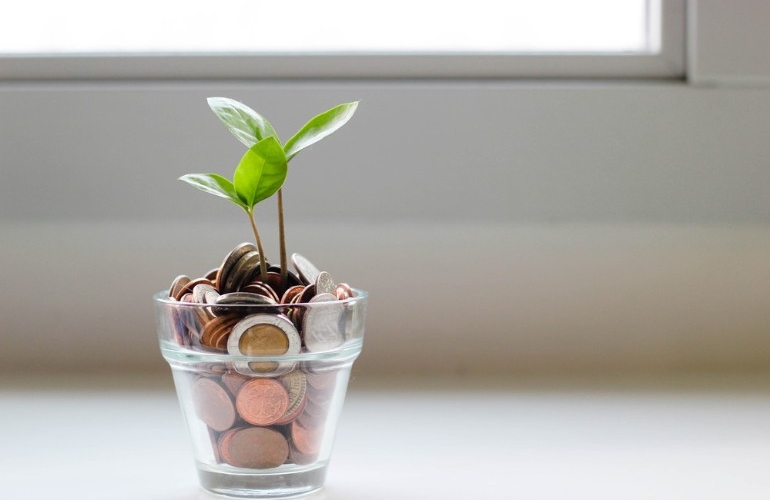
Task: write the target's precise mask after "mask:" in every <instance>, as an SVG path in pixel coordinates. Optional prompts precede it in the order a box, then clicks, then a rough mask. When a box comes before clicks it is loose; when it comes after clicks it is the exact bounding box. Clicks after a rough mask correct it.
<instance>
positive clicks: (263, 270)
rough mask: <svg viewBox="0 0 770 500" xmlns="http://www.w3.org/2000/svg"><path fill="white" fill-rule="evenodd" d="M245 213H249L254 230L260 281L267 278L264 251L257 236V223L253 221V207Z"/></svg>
mask: <svg viewBox="0 0 770 500" xmlns="http://www.w3.org/2000/svg"><path fill="white" fill-rule="evenodd" d="M246 213H248V214H249V222H251V230H252V231H254V239H255V240H257V250H259V272H260V274H261V276H262V281H265V280H266V279H267V263H266V262H265V252H264V250H262V240H261V239H260V237H259V231H258V230H257V223H256V222H254V209H253V208H250V209H248V210H247V211H246Z"/></svg>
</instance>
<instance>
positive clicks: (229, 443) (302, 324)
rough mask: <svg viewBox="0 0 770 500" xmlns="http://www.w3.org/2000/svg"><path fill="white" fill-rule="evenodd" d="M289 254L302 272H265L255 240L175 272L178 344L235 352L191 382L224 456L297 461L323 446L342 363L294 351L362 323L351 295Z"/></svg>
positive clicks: (249, 461) (256, 462) (236, 462)
mask: <svg viewBox="0 0 770 500" xmlns="http://www.w3.org/2000/svg"><path fill="white" fill-rule="evenodd" d="M291 260H292V263H293V265H294V268H295V270H296V273H295V272H292V271H288V273H287V275H286V276H285V278H282V277H281V272H280V268H276V267H273V266H270V267H268V269H267V274H266V276H262V273H261V271H260V265H259V252H258V250H257V248H256V247H255V246H254V245H253V244H250V243H242V244H240V245H238V246H237V247H235V248H234V249H233V250H232V251H231V252H230V253H229V254H228V255H227V256H226V257H225V259H224V260H223V262H222V264H221V266H219V267H218V268H215V269H213V270H211V271H210V272H209V273H207V274H206V275H205V276H203V277H200V278H197V279H191V278H190V277H188V276H184V275H182V276H178V277H177V278H176V279H174V281H173V283H172V284H171V288H170V289H169V300H170V301H172V302H180V306H179V307H175V308H173V311H174V313H173V316H174V317H173V318H172V322H171V323H172V327H173V329H174V335H175V339H176V341H177V343H178V344H179V345H181V346H184V347H189V348H191V349H193V350H202V351H207V352H215V353H225V352H226V353H227V354H228V355H233V357H232V358H231V359H232V360H231V361H229V362H222V363H206V364H205V366H204V367H202V368H201V370H200V371H199V372H197V373H196V374H193V375H191V377H192V378H191V379H189V380H188V381H187V382H186V383H189V384H190V388H189V389H190V394H191V398H192V403H193V405H194V408H195V413H196V415H197V417H198V418H199V419H200V421H201V422H203V423H204V424H205V425H206V427H207V429H208V431H209V434H210V436H211V443H212V451H213V455H214V457H215V459H216V460H217V462H219V463H226V464H229V465H232V466H234V467H242V468H250V469H266V468H274V467H278V466H280V465H282V464H284V463H294V464H300V465H301V464H308V463H312V462H313V461H315V460H316V458H317V455H318V453H319V451H320V447H321V443H322V440H323V435H324V429H325V421H326V414H327V412H328V408H329V405H330V404H331V401H332V399H333V396H334V390H335V385H336V384H335V381H336V378H337V370H336V369H335V367H334V366H330V365H324V363H323V362H321V361H318V360H317V361H305V362H303V363H298V362H297V361H294V360H292V358H291V355H296V354H299V353H302V352H310V353H314V352H321V351H328V350H332V349H335V348H337V347H339V346H341V345H342V344H343V343H344V342H345V341H346V340H347V339H348V338H350V337H351V335H353V333H354V332H355V331H356V329H357V328H359V326H358V325H357V324H356V321H355V316H354V314H355V313H354V311H353V310H352V309H351V308H350V307H349V301H348V302H346V299H349V298H351V297H354V295H355V294H354V291H353V290H352V289H351V288H350V286H348V285H346V284H344V283H341V284H336V283H335V282H334V280H333V279H332V277H331V276H330V275H329V273H327V272H325V271H319V270H318V268H317V267H316V266H314V265H313V264H312V263H311V262H310V261H309V260H308V259H306V258H305V257H303V256H301V255H299V254H294V255H292V257H291ZM185 304H191V305H195V306H185ZM282 357H288V358H287V359H288V360H287V361H284V360H282ZM259 358H264V359H259Z"/></svg>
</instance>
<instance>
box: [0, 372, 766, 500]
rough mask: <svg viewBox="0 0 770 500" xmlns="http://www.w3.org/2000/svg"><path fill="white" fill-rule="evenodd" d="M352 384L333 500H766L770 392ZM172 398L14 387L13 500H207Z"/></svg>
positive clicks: (62, 384)
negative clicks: (760, 499)
mask: <svg viewBox="0 0 770 500" xmlns="http://www.w3.org/2000/svg"><path fill="white" fill-rule="evenodd" d="M414 384H415V381H414V380H407V379H404V380H403V381H391V382H388V383H381V384H371V383H369V384H365V383H362V382H358V381H354V383H353V389H352V390H351V392H350V393H349V395H348V400H347V402H346V407H345V410H344V414H343V418H342V421H341V423H340V429H339V432H338V437H337V442H336V448H335V454H334V459H333V462H332V466H331V470H330V474H329V477H328V481H327V488H326V489H325V491H324V492H323V493H322V494H320V495H316V497H318V498H323V499H338V500H353V499H356V500H360V499H373V500H378V499H383V500H384V499H388V500H392V499H404V500H406V499H433V498H436V499H447V500H455V499H457V500H459V499H466V498H468V499H470V498H473V499H486V498H489V499H492V498H517V499H546V500H548V499H564V498H570V499H574V498H590V499H612V500H615V499H618V498H623V499H647V498H655V499H668V498H671V499H683V498H698V499H712V498H714V499H716V498H720V499H721V498H740V499H755V498H756V499H759V498H767V494H768V491H770V476H768V474H767V471H768V470H770V426H768V425H767V422H768V421H769V420H770V387H769V386H768V385H767V384H757V383H755V382H752V381H742V380H738V381H730V382H725V381H720V380H718V379H711V380H708V379H699V380H695V381H688V382H682V381H678V382H675V383H674V382H665V383H663V382H659V383H655V384H639V383H618V384H614V385H607V384H603V385H602V386H598V385H595V384H593V385H583V384H572V385H570V386H568V385H564V384H539V385H534V384H528V385H522V384H514V383H506V382H503V381H501V380H492V379H487V380H475V381H465V382H458V381H455V382H453V381H443V382H436V381H434V382H430V381H427V382H426V381H422V382H420V383H419V386H418V387H415V388H412V389H399V387H407V386H410V385H414ZM181 425H182V422H181V416H180V413H179V410H178V408H177V404H176V400H175V396H174V395H173V394H172V392H171V391H170V389H169V387H168V384H167V383H166V382H163V383H160V384H159V383H157V382H156V383H147V381H135V380H129V381H99V380H98V377H97V378H94V379H92V380H91V381H89V382H88V383H87V384H84V383H83V381H78V380H75V379H63V380H58V381H57V382H56V387H51V386H50V385H49V386H48V388H42V387H41V386H38V385H36V384H34V383H29V382H26V383H25V384H21V385H19V384H14V382H13V381H8V380H6V381H5V382H4V386H3V388H2V389H1V390H0V446H2V456H0V488H1V491H0V494H1V496H2V498H8V499H28V500H38V499H80V500H87V499H89V500H90V499H104V498H110V499H142V500H144V499H153V500H156V499H157V500H191V499H202V498H208V496H207V495H205V494H204V493H202V492H201V491H200V490H199V489H198V487H197V483H196V477H195V474H194V471H193V466H192V461H191V458H190V455H189V447H188V445H187V442H186V436H185V435H184V432H183V429H182V427H181Z"/></svg>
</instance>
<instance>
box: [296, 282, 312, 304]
mask: <svg viewBox="0 0 770 500" xmlns="http://www.w3.org/2000/svg"><path fill="white" fill-rule="evenodd" d="M313 297H315V284H312V285H308V286H306V287H305V289H304V290H302V293H301V294H300V296H299V299H298V302H297V303H298V304H300V303H301V304H307V303H308V302H310V299H312V298H313Z"/></svg>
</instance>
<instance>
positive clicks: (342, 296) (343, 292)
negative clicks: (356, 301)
mask: <svg viewBox="0 0 770 500" xmlns="http://www.w3.org/2000/svg"><path fill="white" fill-rule="evenodd" d="M334 293H335V295H337V299H338V300H347V299H349V298H350V297H352V296H353V295H354V294H353V289H352V288H350V285H348V284H347V283H340V284H339V285H337V288H336V289H335V290H334Z"/></svg>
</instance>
